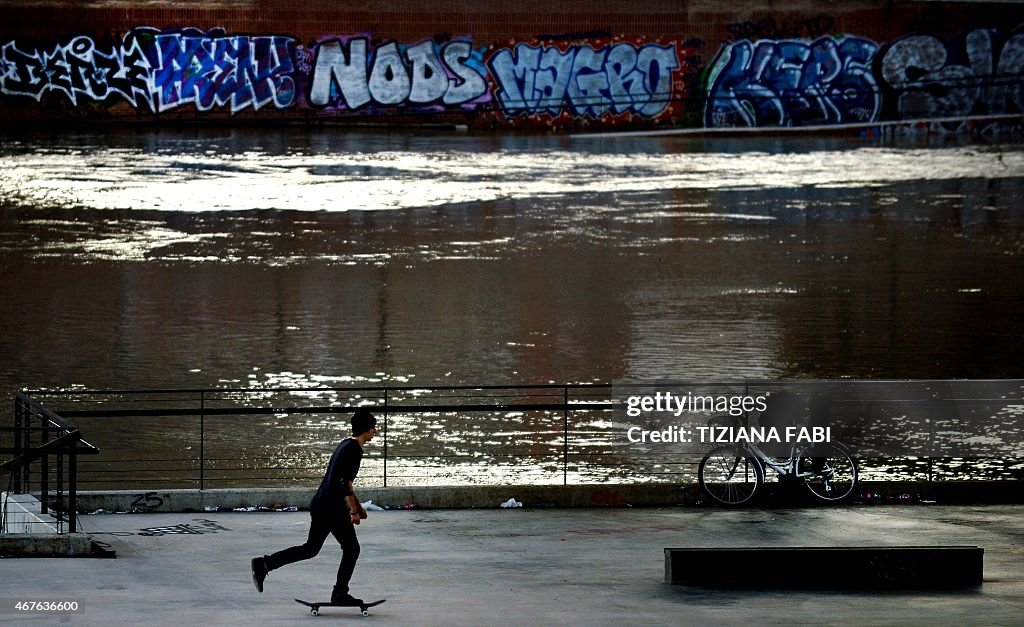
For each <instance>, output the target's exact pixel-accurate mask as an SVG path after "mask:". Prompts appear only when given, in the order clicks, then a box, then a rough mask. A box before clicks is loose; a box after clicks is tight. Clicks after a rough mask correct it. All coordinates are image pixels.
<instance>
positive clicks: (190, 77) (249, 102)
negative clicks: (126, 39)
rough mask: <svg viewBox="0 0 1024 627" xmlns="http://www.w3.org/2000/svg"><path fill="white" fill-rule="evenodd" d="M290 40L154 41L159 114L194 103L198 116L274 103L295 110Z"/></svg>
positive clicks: (168, 37)
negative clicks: (216, 110) (229, 107)
mask: <svg viewBox="0 0 1024 627" xmlns="http://www.w3.org/2000/svg"><path fill="white" fill-rule="evenodd" d="M292 41H293V40H292V38H290V37H279V36H269V37H249V36H235V37H210V36H207V35H201V34H186V33H170V34H159V35H157V36H156V37H155V50H153V49H151V54H154V53H155V56H156V58H155V59H154V60H153V65H154V67H155V72H154V74H153V85H152V88H153V91H154V93H155V94H156V96H157V98H156V100H157V108H158V110H159V111H166V110H168V109H172V108H174V107H179V106H181V105H183V104H187V103H189V104H194V105H195V107H196V108H197V109H198V110H200V111H208V110H210V109H212V108H213V107H223V106H226V105H228V104H230V105H231V112H232V113H235V112H237V111H240V110H241V109H244V108H246V107H249V106H252V108H253V109H254V110H259V109H260V108H261V107H263V106H265V105H267V104H270V103H273V104H274V105H275V106H276V107H277V108H279V109H282V108H285V107H289V106H291V105H292V103H293V101H294V98H295V82H294V80H293V78H292V76H291V73H292V72H293V70H294V68H293V66H292V59H291V54H290V52H289V47H290V46H291V44H292Z"/></svg>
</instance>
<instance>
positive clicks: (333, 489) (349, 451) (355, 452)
mask: <svg viewBox="0 0 1024 627" xmlns="http://www.w3.org/2000/svg"><path fill="white" fill-rule="evenodd" d="M362 461H363V447H362V446H360V445H359V442H357V441H356V439H355V438H346V439H345V440H342V442H341V444H339V445H338V446H337V448H335V449H334V454H333V455H331V461H330V463H328V464H327V472H326V473H324V480H323V481H321V482H320V488H319V489H318V490H317V491H316V494H314V495H313V500H312V501H310V502H309V511H310V512H311V513H312V514H313V515H314V516H329V517H332V518H345V517H347V516H348V515H349V509H348V503H346V502H345V497H347V496H349V495H350V494H352V492H351V491H349V489H348V482H349V481H355V479H356V475H357V474H359V464H360V462H362Z"/></svg>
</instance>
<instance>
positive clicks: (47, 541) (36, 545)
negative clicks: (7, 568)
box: [0, 533, 93, 557]
mask: <svg viewBox="0 0 1024 627" xmlns="http://www.w3.org/2000/svg"><path fill="white" fill-rule="evenodd" d="M92 554H93V546H92V540H90V539H89V536H88V535H86V534H84V533H62V534H37V533H4V534H0V555H7V556H15V557H85V556H90V555H92Z"/></svg>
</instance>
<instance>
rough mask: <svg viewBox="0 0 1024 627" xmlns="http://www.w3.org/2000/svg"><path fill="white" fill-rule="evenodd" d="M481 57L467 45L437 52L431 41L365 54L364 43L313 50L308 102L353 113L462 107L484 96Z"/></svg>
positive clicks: (455, 44)
mask: <svg viewBox="0 0 1024 627" xmlns="http://www.w3.org/2000/svg"><path fill="white" fill-rule="evenodd" d="M481 58H482V55H481V54H480V53H479V52H476V51H474V50H473V46H472V44H470V43H469V42H467V41H451V42H448V43H446V44H444V45H443V46H440V47H438V46H437V44H435V43H434V42H433V41H423V42H420V43H418V44H415V45H412V46H399V45H398V44H397V43H394V42H390V43H387V44H384V45H383V46H380V47H378V48H377V49H376V50H374V51H373V54H372V55H371V54H370V49H369V41H368V40H367V39H366V38H364V37H357V38H354V39H350V40H348V41H347V42H342V41H341V40H339V39H335V40H333V41H326V42H323V43H321V44H320V45H319V46H317V49H316V58H315V61H314V64H313V75H312V79H311V84H310V88H309V102H310V103H311V104H313V105H315V106H318V107H324V106H328V105H331V104H335V105H337V106H340V107H346V108H348V109H358V108H360V107H364V106H366V105H369V104H371V103H373V104H377V105H382V106H397V105H407V104H409V105H429V104H435V103H442V104H445V105H463V104H467V103H471V102H474V101H479V100H480V99H481V98H482V97H484V96H485V95H486V94H487V82H486V80H485V78H484V76H483V74H482V71H483V67H482V63H481Z"/></svg>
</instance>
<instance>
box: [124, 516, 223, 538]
mask: <svg viewBox="0 0 1024 627" xmlns="http://www.w3.org/2000/svg"><path fill="white" fill-rule="evenodd" d="M192 520H193V522H194V523H195V524H192V523H184V524H181V525H167V526H164V527H147V528H145V529H140V530H139V533H138V534H137V535H140V536H180V535H186V536H201V535H203V534H207V533H217V532H218V531H231V530H230V529H228V528H227V527H224V526H223V525H220V524H218V523H216V522H214V521H212V520H208V519H206V518H193V519H192Z"/></svg>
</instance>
